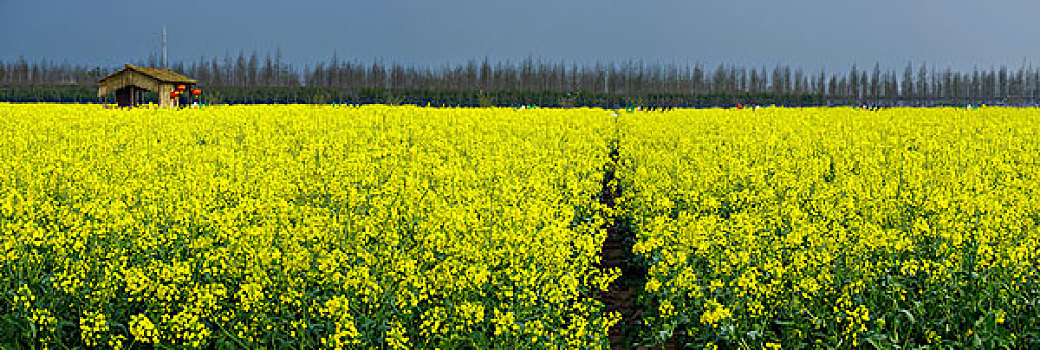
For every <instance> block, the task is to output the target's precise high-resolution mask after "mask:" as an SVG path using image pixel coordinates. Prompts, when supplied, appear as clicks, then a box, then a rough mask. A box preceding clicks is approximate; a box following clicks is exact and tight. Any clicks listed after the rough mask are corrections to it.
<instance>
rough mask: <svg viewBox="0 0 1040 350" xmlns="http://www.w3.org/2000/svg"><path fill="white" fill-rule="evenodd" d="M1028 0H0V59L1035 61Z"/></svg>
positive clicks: (813, 65) (827, 65) (898, 64)
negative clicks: (163, 46)
mask: <svg viewBox="0 0 1040 350" xmlns="http://www.w3.org/2000/svg"><path fill="white" fill-rule="evenodd" d="M1038 15H1040V2H1038V1H1034V0H993V1H968V0H873V1H871V0H860V1H842V0H785V1H777V0H727V1H711V2H709V1H693V0H686V1H680V0H642V1H612V0H598V1H578V0H523V1H494V0H438V1H432V0H368V1H354V0H344V1H310V0H278V1H269V0H226V1H225V0H211V1H197V0H178V1H150V0H136V1H123V0H110V1H81V0H80V1H72V0H31V1H22V0H17V1H16V0H0V33H3V34H2V35H0V58H3V59H5V60H8V59H11V58H16V57H18V56H25V57H26V58H29V59H38V58H41V57H46V58H48V59H49V60H55V61H59V62H60V61H63V60H68V61H69V62H71V63H87V64H101V65H110V66H117V65H120V64H122V63H124V62H126V61H129V60H135V59H141V58H145V57H148V55H149V54H150V53H153V52H157V51H158V50H159V40H160V35H159V33H160V32H161V28H162V26H163V25H166V26H167V30H168V44H167V45H168V52H169V54H168V55H169V58H170V60H171V61H177V60H185V59H188V60H195V59H197V58H198V57H199V56H206V57H213V56H221V57H222V56H224V55H225V54H226V53H231V54H233V55H237V54H238V52H239V50H244V51H245V52H246V53H247V54H249V53H250V52H252V51H253V50H257V51H259V52H260V54H261V55H262V54H264V53H265V52H274V50H275V49H276V48H278V47H280V48H281V50H282V53H283V56H284V57H285V58H286V60H288V61H289V62H291V63H294V64H297V65H299V66H303V65H304V64H306V63H313V62H316V61H318V60H323V61H324V60H327V59H329V58H330V57H331V56H332V54H333V52H336V53H338V55H339V56H340V58H345V59H353V58H358V59H362V60H365V61H369V60H372V59H377V58H378V59H383V60H397V61H402V62H407V63H418V64H423V65H431V66H439V65H441V64H445V63H455V62H461V61H463V60H465V59H468V58H475V57H485V56H487V57H490V58H491V59H493V60H502V59H512V60H516V59H519V58H522V57H526V56H528V55H533V56H534V57H539V58H544V59H552V60H557V59H564V60H566V61H569V62H591V61H595V60H600V61H620V60H626V59H643V60H645V61H648V62H660V63H687V62H689V63H692V62H700V63H704V64H707V65H709V66H714V65H717V64H719V63H731V64H738V65H749V66H773V65H775V64H778V63H783V64H790V65H792V66H796V67H804V68H806V69H809V70H818V69H820V68H824V69H827V70H837V69H840V70H845V69H847V68H848V67H849V66H850V65H851V64H852V63H853V62H855V63H857V64H858V65H859V66H861V67H869V66H873V64H874V63H875V62H880V63H881V64H882V66H884V67H888V68H894V69H897V70H900V69H902V67H903V66H905V65H906V62H907V61H914V62H915V66H916V64H917V63H919V62H921V61H927V62H928V64H929V65H933V64H934V65H936V66H939V67H947V66H949V67H952V68H954V69H970V68H971V67H972V66H975V65H978V66H980V67H992V66H996V65H1001V64H1007V65H1009V66H1011V67H1018V66H1019V65H1021V64H1022V62H1023V61H1024V60H1025V61H1029V62H1036V63H1038V64H1040V35H1037V34H1036V33H1037V25H1036V23H1040V21H1037V20H1036V18H1038Z"/></svg>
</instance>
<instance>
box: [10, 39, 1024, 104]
mask: <svg viewBox="0 0 1040 350" xmlns="http://www.w3.org/2000/svg"><path fill="white" fill-rule="evenodd" d="M128 63H132V64H136V65H143V66H153V67H159V66H162V65H161V63H160V62H159V61H158V59H157V57H155V56H154V55H152V56H150V57H149V58H147V59H142V60H138V61H134V62H128ZM122 68H123V67H122V66H118V67H98V66H95V67H90V66H87V65H71V64H68V63H55V62H53V61H48V60H46V59H41V60H39V61H34V62H30V61H28V60H26V59H24V58H22V57H19V58H18V59H16V60H13V61H11V60H9V61H4V60H0V101H9V102H11V101H13V102H99V99H98V98H97V97H96V91H97V90H96V89H97V81H98V80H99V79H101V78H103V77H105V76H107V75H108V74H111V73H112V72H115V71H117V70H119V69H122ZM166 68H169V69H171V70H173V71H175V72H178V73H181V74H183V75H186V76H188V77H191V78H194V79H196V80H198V81H199V83H200V86H201V87H202V89H203V91H204V95H205V96H206V98H207V100H208V101H209V102H210V103H362V104H364V103H386V104H418V105H424V104H430V105H438V106H515V105H522V104H528V105H530V104H536V105H542V106H563V107H571V106H598V107H613V108H617V107H624V106H639V105H642V106H662V107H667V106H671V107H691V106H728V105H734V104H737V103H743V104H781V105H849V104H870V105H958V104H967V103H974V104H980V103H990V104H1011V105H1035V104H1037V99H1038V97H1040V69H1037V68H1033V67H1032V65H1031V64H1025V63H1023V65H1022V66H1021V67H1019V68H1018V69H1017V70H1013V69H1009V68H1008V67H1007V66H1004V65H1001V66H999V67H994V68H990V69H989V70H980V69H978V68H976V69H973V70H972V71H970V72H964V71H955V70H952V69H950V68H936V67H934V66H931V67H930V66H928V65H927V64H926V63H924V62H921V63H918V64H913V63H911V62H908V63H907V65H906V67H905V68H904V69H903V70H902V71H901V72H897V71H896V70H894V69H882V68H881V67H880V65H879V64H877V63H875V64H874V66H873V67H872V68H870V69H864V68H861V67H859V66H857V65H856V64H852V65H851V67H850V69H849V70H847V71H837V72H830V73H828V72H826V71H822V70H821V71H815V72H810V71H806V70H803V69H801V68H792V67H791V66H789V65H776V66H773V67H743V66H737V65H726V64H720V65H717V66H715V67H713V68H709V67H707V66H706V65H703V64H700V63H694V64H692V65H691V64H659V63H645V62H643V61H638V60H628V61H623V62H608V63H601V62H596V63H593V64H577V63H567V62H566V61H562V60H559V61H550V60H543V59H535V58H533V57H527V58H524V59H521V60H518V61H509V60H502V61H491V60H489V59H487V58H484V59H470V60H467V61H466V62H463V63H458V64H450V65H442V66H440V67H430V66H422V65H405V64H401V63H398V62H388V63H384V62H382V61H380V60H372V61H367V62H366V61H361V60H357V59H354V60H342V59H340V58H339V57H338V56H337V55H333V56H332V58H331V59H329V60H328V61H326V62H321V61H319V62H317V63H315V64H313V65H311V64H307V65H305V66H304V67H302V68H301V67H297V66H293V65H291V64H289V63H286V62H284V61H283V59H282V58H281V53H280V51H279V52H276V53H275V54H274V55H273V56H272V55H271V54H270V53H268V54H265V55H263V56H262V57H261V56H260V55H259V54H257V53H256V52H253V53H252V54H251V55H248V56H246V55H245V54H244V53H242V52H240V53H239V54H238V56H237V57H232V56H231V55H225V56H224V57H223V58H216V57H212V58H208V59H207V58H199V59H198V60H196V61H190V62H186V61H179V62H175V63H172V64H168V65H167V67H166ZM153 99H154V97H153ZM113 100H114V99H111V98H110V99H109V101H113Z"/></svg>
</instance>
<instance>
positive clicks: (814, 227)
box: [618, 108, 1040, 349]
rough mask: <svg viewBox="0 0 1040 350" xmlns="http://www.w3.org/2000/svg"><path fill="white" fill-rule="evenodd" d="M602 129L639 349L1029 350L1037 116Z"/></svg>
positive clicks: (782, 117)
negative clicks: (613, 147) (651, 344)
mask: <svg viewBox="0 0 1040 350" xmlns="http://www.w3.org/2000/svg"><path fill="white" fill-rule="evenodd" d="M619 123H620V129H621V130H622V131H623V132H621V133H620V135H622V136H621V137H622V139H621V142H620V144H621V147H620V154H621V159H623V164H622V167H621V168H620V169H619V170H618V174H619V176H620V177H621V186H622V188H624V189H625V191H624V196H623V199H622V204H621V207H622V210H624V211H625V214H624V215H625V216H626V217H628V218H629V220H630V222H631V226H632V227H633V229H634V230H635V231H636V234H637V243H636V244H635V247H634V249H633V250H634V253H635V254H636V255H637V256H638V259H639V260H640V261H641V262H642V263H643V264H645V265H646V266H647V267H648V268H649V273H648V276H647V282H646V284H645V287H644V293H645V294H644V297H645V300H647V302H646V305H645V307H646V308H647V309H648V310H650V311H649V315H648V316H647V317H645V321H646V322H647V324H649V325H650V328H651V331H650V332H649V333H648V334H649V336H651V337H659V338H661V339H663V338H667V337H670V336H672V335H673V334H679V335H680V338H682V339H684V340H685V341H688V342H691V343H694V344H697V346H698V347H700V346H705V345H706V346H707V347H709V348H714V347H715V346H718V347H721V348H738V347H740V348H745V347H750V348H772V347H776V346H779V345H782V346H783V347H785V348H853V347H860V346H862V347H868V348H873V347H876V348H882V349H890V348H900V347H902V348H916V347H936V348H946V347H952V348H999V347H1004V346H1008V347H1012V348H1037V347H1040V305H1038V303H1040V270H1038V267H1040V263H1038V261H1037V259H1038V255H1040V253H1038V251H1037V249H1038V248H1040V229H1038V225H1040V111H1038V110H1036V109H1011V108H984V109H982V110H965V109H955V108H937V109H909V108H896V109H887V110H883V111H880V112H872V111H865V110H854V109H851V108H832V109H826V108H806V109H776V108H769V109H760V110H709V111H699V112H688V111H680V112H674V113H667V114H634V115H631V116H628V117H626V118H621V119H620V120H619Z"/></svg>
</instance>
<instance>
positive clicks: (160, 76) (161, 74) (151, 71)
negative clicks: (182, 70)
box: [98, 64, 198, 84]
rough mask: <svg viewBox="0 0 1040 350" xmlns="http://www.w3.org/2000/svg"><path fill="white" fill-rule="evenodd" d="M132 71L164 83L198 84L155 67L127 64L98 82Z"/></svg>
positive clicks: (193, 80) (167, 70) (190, 79)
mask: <svg viewBox="0 0 1040 350" xmlns="http://www.w3.org/2000/svg"><path fill="white" fill-rule="evenodd" d="M128 70H132V71H135V72H138V73H141V74H144V75H147V76H150V77H152V78H155V79H156V80H158V81H160V82H163V83H184V84H197V83H198V81H196V80H195V79H192V78H188V77H186V76H183V75H180V74H177V73H175V72H173V71H171V70H169V69H162V68H155V67H138V66H135V65H132V64H127V65H126V68H123V69H121V70H119V71H118V72H115V73H112V74H111V75H109V76H107V77H104V78H103V79H101V80H98V83H102V82H104V81H105V80H108V79H109V78H111V77H114V76H116V75H119V73H122V72H125V71H128Z"/></svg>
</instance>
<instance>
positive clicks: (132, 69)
mask: <svg viewBox="0 0 1040 350" xmlns="http://www.w3.org/2000/svg"><path fill="white" fill-rule="evenodd" d="M195 84H198V81H196V80H195V79H192V78H188V77H186V76H183V75H180V74H177V73H175V72H173V71H171V70H169V69H162V68H154V67H138V66H135V65H132V64H127V65H126V68H123V69H121V70H119V71H118V72H115V73H112V75H109V76H107V77H105V78H104V79H101V80H99V81H98V94H97V96H98V98H101V97H103V96H107V95H108V94H109V93H110V92H115V93H116V103H117V104H118V105H119V106H120V107H134V106H137V105H138V104H140V103H141V99H142V98H143V93H144V91H152V92H155V93H157V94H159V106H162V107H173V106H174V98H172V97H170V93H171V92H173V91H174V90H176V89H177V86H178V85H185V86H186V87H187V88H186V90H185V91H191V90H192V89H194V88H195ZM188 95H189V94H187V93H185V94H182V95H181V97H180V99H181V100H180V101H178V102H179V103H180V104H181V105H186V104H187V103H189V101H188Z"/></svg>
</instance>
